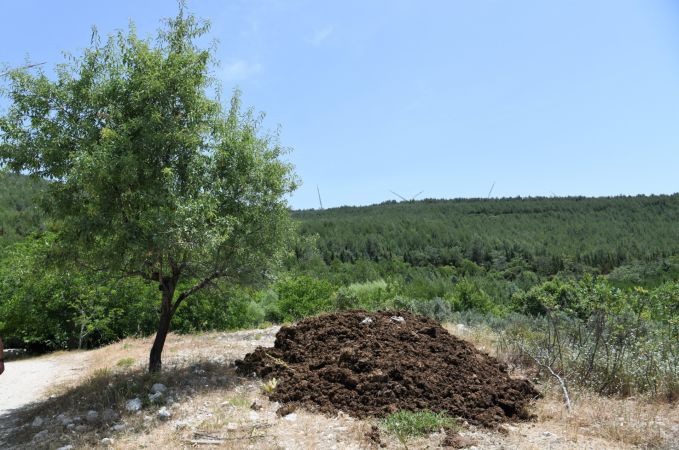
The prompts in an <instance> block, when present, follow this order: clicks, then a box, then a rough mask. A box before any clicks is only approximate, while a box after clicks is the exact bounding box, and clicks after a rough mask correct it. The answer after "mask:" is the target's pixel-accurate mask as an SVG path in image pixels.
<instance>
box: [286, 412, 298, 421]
mask: <svg viewBox="0 0 679 450" xmlns="http://www.w3.org/2000/svg"><path fill="white" fill-rule="evenodd" d="M283 420H287V421H288V422H295V421H296V420H297V413H290V414H288V415H287V416H285V417H283Z"/></svg>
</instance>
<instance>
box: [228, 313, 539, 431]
mask: <svg viewBox="0 0 679 450" xmlns="http://www.w3.org/2000/svg"><path fill="white" fill-rule="evenodd" d="M280 362H284V363H285V365H283V364H280ZM236 364H237V366H238V372H239V373H241V374H243V375H252V374H255V375H257V376H260V377H263V378H265V379H270V378H276V379H277V380H278V384H277V387H276V388H275V389H274V390H273V391H272V392H271V393H270V397H271V400H274V401H278V402H281V403H286V404H288V405H286V406H287V407H288V408H289V407H290V406H293V407H294V406H304V407H306V408H309V409H312V410H317V411H320V412H323V413H329V414H334V413H337V412H338V411H340V410H341V411H344V412H345V413H346V414H349V415H352V416H355V417H359V418H363V417H367V416H377V417H381V416H385V415H387V414H389V413H392V412H395V411H398V410H410V411H420V410H425V409H428V410H432V411H436V412H443V411H446V412H447V413H448V414H450V415H453V416H459V417H463V418H464V419H466V420H467V421H469V422H470V423H472V424H475V425H483V426H495V425H497V424H499V423H502V422H506V421H508V420H517V419H528V418H530V415H529V414H528V412H527V411H526V406H527V405H528V403H529V402H530V401H531V400H532V399H535V398H537V397H539V396H540V394H539V393H538V392H537V391H536V390H535V388H534V387H533V385H532V384H531V383H530V382H529V381H527V380H522V379H512V378H510V377H509V375H508V374H507V367H506V366H505V365H504V364H503V363H500V362H499V361H497V360H496V359H495V358H493V357H491V356H489V355H487V354H485V353H482V352H479V351H478V350H476V349H475V348H474V347H473V346H472V345H471V344H469V343H467V342H465V341H463V340H460V339H458V338H456V337H455V336H453V335H451V334H450V333H448V332H447V331H446V330H445V329H444V328H442V327H441V326H440V325H439V324H438V323H437V322H435V321H433V320H431V319H428V318H426V317H422V316H418V315H414V314H410V313H408V312H404V311H398V312H395V311H382V312H376V313H372V312H366V311H346V312H340V313H336V314H327V315H323V316H319V317H313V318H309V319H305V320H303V321H301V322H299V323H298V324H296V325H293V326H290V327H283V328H281V330H280V331H279V332H278V334H277V335H276V342H275V344H274V347H273V348H263V347H258V348H257V349H256V350H255V351H254V352H252V353H249V354H248V355H246V356H245V358H244V359H243V360H241V361H237V362H236Z"/></svg>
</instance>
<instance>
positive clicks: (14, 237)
mask: <svg viewBox="0 0 679 450" xmlns="http://www.w3.org/2000/svg"><path fill="white" fill-rule="evenodd" d="M44 185H45V183H44V182H43V181H41V180H38V179H35V178H30V177H27V176H23V175H16V174H11V173H4V172H0V249H2V248H4V247H5V246H7V245H9V244H11V243H13V242H16V241H18V240H20V239H22V238H23V237H25V236H27V235H29V234H31V233H33V232H35V231H37V230H40V229H41V228H42V226H43V216H42V213H41V211H40V209H39V208H38V206H37V199H38V195H39V193H40V191H41V190H42V189H43V188H44Z"/></svg>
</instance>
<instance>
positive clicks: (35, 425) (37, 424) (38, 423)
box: [31, 416, 45, 428]
mask: <svg viewBox="0 0 679 450" xmlns="http://www.w3.org/2000/svg"><path fill="white" fill-rule="evenodd" d="M44 423H45V420H44V419H43V418H42V417H40V416H37V417H36V418H35V419H33V422H32V423H31V426H32V427H33V428H40V427H41V426H42V425H43V424H44Z"/></svg>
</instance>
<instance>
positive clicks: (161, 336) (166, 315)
mask: <svg viewBox="0 0 679 450" xmlns="http://www.w3.org/2000/svg"><path fill="white" fill-rule="evenodd" d="M174 288H175V287H174V286H170V285H167V284H165V285H164V286H161V290H162V291H163V303H162V305H161V307H160V322H159V323H158V332H157V333H156V339H155V340H154V341H153V347H151V354H150V356H149V372H160V370H161V368H162V366H163V362H162V360H161V355H162V353H163V346H164V345H165V338H166V337H167V333H168V331H170V321H171V320H172V298H173V297H174Z"/></svg>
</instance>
